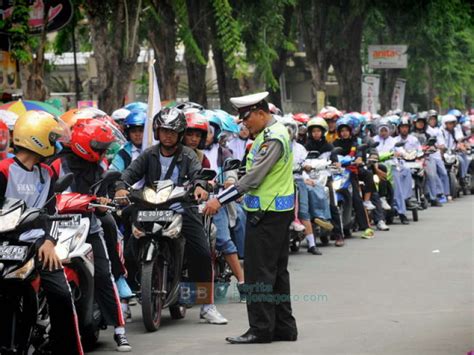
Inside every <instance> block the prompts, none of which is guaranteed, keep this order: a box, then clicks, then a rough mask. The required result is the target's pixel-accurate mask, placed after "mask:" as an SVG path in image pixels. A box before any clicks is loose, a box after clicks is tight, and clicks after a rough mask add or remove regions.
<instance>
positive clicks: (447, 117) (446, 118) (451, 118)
mask: <svg viewBox="0 0 474 355" xmlns="http://www.w3.org/2000/svg"><path fill="white" fill-rule="evenodd" d="M448 122H454V123H457V122H458V120H457V118H456V116H454V115H451V114H448V115H444V116H443V117H442V118H441V123H442V124H443V127H446V123H448Z"/></svg>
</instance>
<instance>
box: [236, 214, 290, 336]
mask: <svg viewBox="0 0 474 355" xmlns="http://www.w3.org/2000/svg"><path fill="white" fill-rule="evenodd" d="M254 215H255V212H249V213H248V215H247V226H246V235H245V287H246V290H247V291H248V293H249V294H248V297H247V313H248V318H249V325H250V332H252V333H253V334H255V335H257V336H260V337H262V338H266V339H270V340H271V339H272V337H273V336H275V335H284V336H291V335H297V333H298V330H297V327H296V320H295V318H294V317H293V315H292V310H291V300H290V297H291V296H290V274H289V272H288V254H289V242H290V239H289V233H288V229H289V226H290V223H291V221H292V220H293V218H294V212H293V211H287V212H266V213H265V216H264V217H263V218H262V220H261V221H260V222H259V223H258V224H257V225H253V224H252V223H251V221H252V217H253V216H254Z"/></svg>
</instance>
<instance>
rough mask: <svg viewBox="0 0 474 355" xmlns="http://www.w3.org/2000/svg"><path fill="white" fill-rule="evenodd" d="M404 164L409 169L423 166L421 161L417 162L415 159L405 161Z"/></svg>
mask: <svg viewBox="0 0 474 355" xmlns="http://www.w3.org/2000/svg"><path fill="white" fill-rule="evenodd" d="M405 166H406V167H407V168H409V169H421V168H422V167H423V165H422V164H421V163H418V162H416V161H408V162H405Z"/></svg>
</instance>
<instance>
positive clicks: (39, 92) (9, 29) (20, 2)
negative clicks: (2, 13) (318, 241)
mask: <svg viewBox="0 0 474 355" xmlns="http://www.w3.org/2000/svg"><path fill="white" fill-rule="evenodd" d="M13 6H14V8H13V13H12V15H11V17H10V18H8V19H7V20H6V21H2V23H1V24H0V28H3V29H4V30H5V32H6V33H7V35H8V39H9V42H10V51H11V54H12V57H13V58H14V59H16V60H18V62H19V64H20V76H21V84H22V91H23V97H24V98H25V99H29V100H39V101H44V100H46V99H47V97H48V90H47V88H46V86H45V84H44V71H45V59H44V53H45V50H46V44H47V37H46V34H47V30H46V25H45V26H43V28H42V30H41V32H40V34H39V36H33V35H31V34H30V33H29V26H28V20H29V11H30V3H29V1H28V0H15V1H14V3H13ZM50 6H51V2H50V1H45V3H44V8H43V10H44V12H43V23H44V24H46V23H47V19H48V16H47V14H48V12H49V9H50Z"/></svg>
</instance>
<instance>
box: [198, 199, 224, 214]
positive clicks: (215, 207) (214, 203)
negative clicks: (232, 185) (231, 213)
mask: <svg viewBox="0 0 474 355" xmlns="http://www.w3.org/2000/svg"><path fill="white" fill-rule="evenodd" d="M221 207H222V205H221V203H220V202H219V200H218V199H217V198H213V199H211V200H209V201H207V203H206V207H204V210H203V211H202V212H203V213H204V214H205V215H206V216H213V215H215V214H216V213H217V212H218V211H219V208H221Z"/></svg>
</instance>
